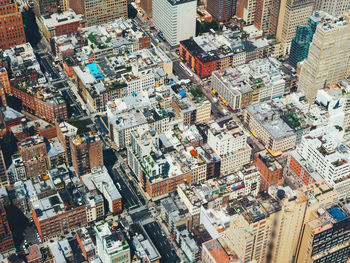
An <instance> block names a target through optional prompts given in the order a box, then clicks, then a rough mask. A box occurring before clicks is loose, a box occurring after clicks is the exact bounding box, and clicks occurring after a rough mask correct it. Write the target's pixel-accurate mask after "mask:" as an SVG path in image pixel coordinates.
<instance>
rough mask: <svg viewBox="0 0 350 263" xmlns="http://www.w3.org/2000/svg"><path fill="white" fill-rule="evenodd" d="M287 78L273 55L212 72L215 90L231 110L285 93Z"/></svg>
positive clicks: (213, 88) (212, 84)
mask: <svg viewBox="0 0 350 263" xmlns="http://www.w3.org/2000/svg"><path fill="white" fill-rule="evenodd" d="M286 86H287V83H286V80H285V77H284V73H283V72H282V70H281V63H280V62H278V61H277V60H276V59H274V58H265V59H258V60H253V61H251V62H249V64H248V65H242V66H239V67H236V68H232V67H229V68H225V69H221V70H219V71H214V72H213V73H212V82H211V87H212V92H213V93H214V94H216V93H218V95H219V97H220V99H221V100H222V101H223V102H224V103H225V104H226V105H228V106H229V107H230V108H231V109H232V110H236V109H241V108H245V107H247V106H249V105H251V104H255V103H261V102H264V101H267V100H271V99H274V98H277V97H282V96H283V94H284V93H285V90H286Z"/></svg>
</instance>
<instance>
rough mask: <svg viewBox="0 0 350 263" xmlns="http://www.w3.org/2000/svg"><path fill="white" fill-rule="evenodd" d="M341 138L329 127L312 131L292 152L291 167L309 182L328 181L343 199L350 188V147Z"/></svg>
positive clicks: (289, 165)
mask: <svg viewBox="0 0 350 263" xmlns="http://www.w3.org/2000/svg"><path fill="white" fill-rule="evenodd" d="M334 129H335V128H334ZM335 130H336V129H335ZM340 138H341V137H340V136H339V135H338V133H337V131H334V130H332V129H331V128H329V127H325V128H323V127H321V128H318V129H316V130H313V131H311V132H310V133H309V134H308V135H306V136H304V137H303V139H302V141H301V143H300V145H299V146H298V147H297V149H296V153H294V152H292V153H291V156H290V158H289V163H288V167H289V170H291V172H292V174H294V175H295V176H297V177H299V178H300V179H301V180H302V181H303V182H304V183H305V184H306V185H307V184H308V183H310V181H309V180H314V181H316V182H320V181H325V182H327V183H328V184H329V185H330V186H331V187H334V189H335V190H336V191H337V193H338V195H339V199H346V198H347V197H349V189H350V177H349V174H350V172H349V170H350V162H349V156H348V151H349V149H348V147H347V146H345V145H344V144H343V143H342V142H341V140H339V139H340ZM302 167H303V168H302ZM300 170H301V171H304V173H302V172H300ZM309 177H313V178H312V179H309ZM311 182H313V181H311Z"/></svg>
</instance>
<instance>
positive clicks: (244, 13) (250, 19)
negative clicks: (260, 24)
mask: <svg viewBox="0 0 350 263" xmlns="http://www.w3.org/2000/svg"><path fill="white" fill-rule="evenodd" d="M256 2H257V1H256V0H237V8H236V16H237V17H239V18H241V19H243V20H244V21H245V22H246V23H247V25H251V24H253V23H254V19H255V8H256Z"/></svg>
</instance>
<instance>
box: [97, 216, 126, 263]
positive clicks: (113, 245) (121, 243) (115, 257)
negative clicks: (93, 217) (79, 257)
mask: <svg viewBox="0 0 350 263" xmlns="http://www.w3.org/2000/svg"><path fill="white" fill-rule="evenodd" d="M117 226H118V223H116V222H115V223H113V222H112V221H106V222H101V223H98V224H96V225H95V226H94V230H95V233H96V246H97V254H98V256H99V257H100V259H101V261H102V262H104V263H114V262H121V263H129V262H131V258H130V247H129V245H128V243H127V242H126V240H125V237H124V234H123V232H122V231H121V230H120V229H118V227H117Z"/></svg>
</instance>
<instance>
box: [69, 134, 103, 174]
mask: <svg viewBox="0 0 350 263" xmlns="http://www.w3.org/2000/svg"><path fill="white" fill-rule="evenodd" d="M70 149H71V155H72V157H71V158H72V164H73V167H74V169H75V171H76V173H77V174H78V175H79V176H82V175H85V174H88V173H90V171H91V168H93V167H101V166H103V153H102V142H101V140H100V138H99V137H98V135H94V134H92V133H90V134H84V135H82V136H80V135H77V136H74V137H72V138H71V140H70Z"/></svg>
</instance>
